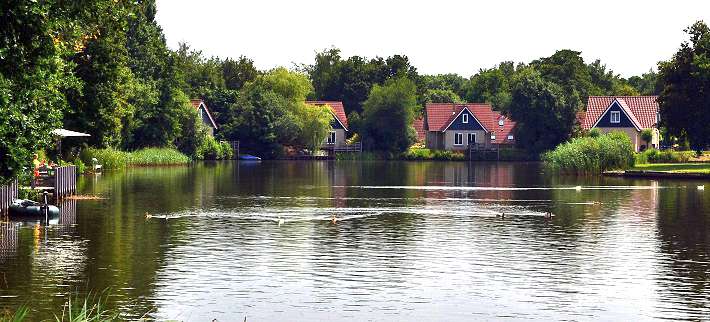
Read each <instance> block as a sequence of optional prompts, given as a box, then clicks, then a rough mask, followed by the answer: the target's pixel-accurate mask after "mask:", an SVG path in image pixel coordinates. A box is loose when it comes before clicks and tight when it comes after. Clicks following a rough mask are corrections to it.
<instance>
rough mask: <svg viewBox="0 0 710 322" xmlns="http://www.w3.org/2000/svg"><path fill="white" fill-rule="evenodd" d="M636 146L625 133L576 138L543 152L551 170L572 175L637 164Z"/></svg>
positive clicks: (623, 167)
mask: <svg viewBox="0 0 710 322" xmlns="http://www.w3.org/2000/svg"><path fill="white" fill-rule="evenodd" d="M633 151H634V147H633V145H632V144H631V139H630V138H629V137H628V136H627V135H626V134H624V133H623V132H611V133H608V134H603V135H600V136H598V137H583V138H576V139H573V140H571V141H569V142H567V143H563V144H560V145H559V146H557V148H555V149H554V150H552V151H549V152H547V153H545V154H543V156H542V159H543V161H544V162H545V165H546V166H547V167H548V169H552V170H553V171H558V172H562V173H569V174H594V173H601V172H603V171H606V170H615V169H625V168H628V167H631V166H633V165H634V153H633Z"/></svg>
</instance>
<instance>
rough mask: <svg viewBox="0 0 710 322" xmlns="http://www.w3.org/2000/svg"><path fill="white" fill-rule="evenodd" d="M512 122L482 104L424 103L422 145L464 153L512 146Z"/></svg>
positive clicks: (513, 138) (489, 106) (513, 142)
mask: <svg viewBox="0 0 710 322" xmlns="http://www.w3.org/2000/svg"><path fill="white" fill-rule="evenodd" d="M514 128H515V122H513V121H511V120H510V119H508V118H506V117H505V116H503V115H501V114H500V113H499V112H496V111H494V110H493V109H492V107H491V105H490V104H483V103H465V104H455V103H428V104H427V105H426V115H425V118H424V129H425V132H426V146H427V148H429V149H435V150H466V149H469V148H479V147H502V146H510V147H512V146H513V145H514V144H515V137H514V134H513V129H514Z"/></svg>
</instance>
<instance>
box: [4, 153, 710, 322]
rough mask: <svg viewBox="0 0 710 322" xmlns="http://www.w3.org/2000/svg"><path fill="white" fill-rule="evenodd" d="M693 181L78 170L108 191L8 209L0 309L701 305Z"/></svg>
mask: <svg viewBox="0 0 710 322" xmlns="http://www.w3.org/2000/svg"><path fill="white" fill-rule="evenodd" d="M699 184H706V185H707V184H708V182H701V181H673V180H659V181H656V180H636V179H634V180H630V179H622V178H602V177H588V178H577V177H565V176H555V175H548V174H545V173H544V172H543V171H542V170H541V169H540V166H539V165H538V164H535V163H465V162H458V163H457V162H354V161H337V162H334V161H330V162H329V161H322V162H316V161H313V162H309V161H273V162H266V161H264V162H260V163H250V162H241V163H239V162H220V163H199V164H197V165H194V166H190V167H164V168H133V169H128V170H125V171H117V172H108V173H105V174H103V175H99V176H83V177H81V178H80V180H79V182H78V189H79V194H82V195H98V196H101V197H104V198H106V199H103V200H79V201H67V202H64V203H62V204H60V206H61V207H62V215H61V217H60V218H59V219H58V220H57V221H58V222H57V223H54V224H52V225H51V226H49V227H48V228H47V229H45V228H37V227H35V225H34V224H33V223H31V222H25V223H21V222H17V221H11V222H9V223H3V224H1V225H0V238H1V239H0V308H10V309H11V310H12V309H14V308H16V307H18V306H19V305H22V304H26V305H28V306H29V307H31V308H32V312H31V314H32V315H31V317H32V320H37V319H48V318H52V317H53V314H55V313H57V314H60V313H61V306H62V304H63V303H64V302H65V300H66V294H68V293H70V292H74V293H79V294H80V295H85V294H86V293H87V292H92V294H101V293H102V292H106V293H108V294H110V296H109V299H108V304H109V305H110V306H111V307H114V308H118V309H119V310H120V311H121V312H123V317H124V318H126V319H129V318H138V317H141V316H146V317H151V318H156V319H160V320H164V319H173V320H183V321H211V320H212V319H217V320H219V321H242V320H243V319H244V317H247V319H248V321H395V320H396V321H472V320H510V321H516V320H526V321H529V320H537V321H550V320H576V321H585V320H607V321H608V320H616V321H643V320H661V319H669V320H700V319H707V318H709V317H710V257H709V255H710V238H709V237H710V222H709V220H710V191H701V190H698V189H697V186H698V185H699ZM548 213H550V214H551V215H552V217H551V218H549V217H548ZM147 217H149V218H147ZM333 217H335V222H334V221H333Z"/></svg>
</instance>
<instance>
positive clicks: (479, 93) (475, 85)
mask: <svg viewBox="0 0 710 322" xmlns="http://www.w3.org/2000/svg"><path fill="white" fill-rule="evenodd" d="M518 68H521V67H518ZM515 72H516V69H515V65H514V63H513V62H502V63H500V64H499V65H498V66H496V67H495V68H492V69H481V70H480V71H479V72H478V73H477V74H476V75H473V77H471V80H470V81H469V83H468V84H466V87H465V91H466V94H465V97H466V100H467V101H468V102H474V103H490V104H491V105H492V106H493V108H494V109H497V110H501V109H503V108H505V107H506V106H507V105H508V102H509V101H510V83H511V81H512V78H513V75H514V74H515Z"/></svg>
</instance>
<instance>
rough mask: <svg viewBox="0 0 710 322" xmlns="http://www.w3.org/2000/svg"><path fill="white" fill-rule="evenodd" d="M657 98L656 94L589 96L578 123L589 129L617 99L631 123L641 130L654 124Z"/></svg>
mask: <svg viewBox="0 0 710 322" xmlns="http://www.w3.org/2000/svg"><path fill="white" fill-rule="evenodd" d="M657 98H658V96H590V97H589V99H588V100H587V111H586V113H584V118H583V119H582V120H581V121H580V124H581V125H582V128H583V129H585V130H589V129H591V128H592V126H594V124H595V123H596V122H597V120H599V118H600V117H601V116H602V114H604V112H605V111H606V110H607V108H609V106H611V103H613V102H614V100H617V101H618V102H619V105H621V108H622V109H624V111H625V112H626V113H627V114H628V115H629V118H630V119H631V122H632V123H634V124H636V125H637V126H638V127H639V128H640V129H642V130H643V129H648V128H653V127H655V126H656V113H657V112H658V102H657V101H656V99H657Z"/></svg>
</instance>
